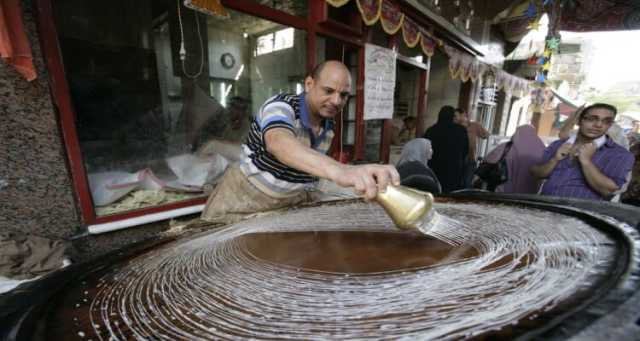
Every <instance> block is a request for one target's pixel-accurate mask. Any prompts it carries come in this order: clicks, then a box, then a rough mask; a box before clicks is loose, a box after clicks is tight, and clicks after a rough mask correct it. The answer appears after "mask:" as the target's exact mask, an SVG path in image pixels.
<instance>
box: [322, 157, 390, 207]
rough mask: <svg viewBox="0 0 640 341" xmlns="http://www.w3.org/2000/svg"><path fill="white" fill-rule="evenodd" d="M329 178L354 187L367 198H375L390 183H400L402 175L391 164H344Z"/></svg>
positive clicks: (341, 184) (345, 185)
mask: <svg viewBox="0 0 640 341" xmlns="http://www.w3.org/2000/svg"><path fill="white" fill-rule="evenodd" d="M329 178H330V180H332V181H334V182H335V183H337V184H338V185H340V186H343V187H353V188H354V189H355V192H356V193H357V194H359V195H364V197H365V199H367V200H372V199H374V198H375V197H376V195H377V194H378V192H379V191H384V190H385V189H386V188H387V185H388V184H390V183H391V184H394V185H396V186H397V185H400V175H399V174H398V171H397V170H396V168H395V167H393V166H391V165H377V164H368V165H360V166H350V165H343V166H342V167H340V168H339V169H338V170H337V171H336V172H334V173H333V174H330V177H329Z"/></svg>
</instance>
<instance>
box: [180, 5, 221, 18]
mask: <svg viewBox="0 0 640 341" xmlns="http://www.w3.org/2000/svg"><path fill="white" fill-rule="evenodd" d="M184 5H185V6H186V7H188V8H191V9H192V10H194V11H198V12H202V13H204V14H207V15H211V16H214V17H218V18H222V19H229V12H227V10H226V9H225V8H224V7H223V6H222V4H221V3H220V0H186V1H185V2H184Z"/></svg>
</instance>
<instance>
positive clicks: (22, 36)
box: [0, 0, 38, 81]
mask: <svg viewBox="0 0 640 341" xmlns="http://www.w3.org/2000/svg"><path fill="white" fill-rule="evenodd" d="M0 57H2V59H3V60H4V61H5V62H6V63H7V64H9V65H12V66H13V67H14V68H15V69H16V70H17V71H18V72H19V73H20V74H21V75H22V77H24V78H25V79H26V80H28V81H32V80H34V79H36V77H37V76H38V74H37V73H36V68H35V66H34V65H33V55H32V54H31V45H29V38H27V34H26V33H25V31H24V25H23V22H22V8H21V7H20V0H2V2H0Z"/></svg>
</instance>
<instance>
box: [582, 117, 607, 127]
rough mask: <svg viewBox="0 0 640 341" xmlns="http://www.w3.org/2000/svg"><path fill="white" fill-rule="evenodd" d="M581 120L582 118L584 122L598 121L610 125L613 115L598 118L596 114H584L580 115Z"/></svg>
mask: <svg viewBox="0 0 640 341" xmlns="http://www.w3.org/2000/svg"><path fill="white" fill-rule="evenodd" d="M582 120H584V121H585V122H589V123H596V122H600V123H602V124H604V125H612V124H613V117H605V118H600V117H598V116H595V115H586V116H583V117H582Z"/></svg>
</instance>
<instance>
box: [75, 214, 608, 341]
mask: <svg viewBox="0 0 640 341" xmlns="http://www.w3.org/2000/svg"><path fill="white" fill-rule="evenodd" d="M436 209H437V210H438V213H439V214H440V215H442V216H443V217H445V218H446V217H448V218H450V219H455V220H456V221H457V222H458V223H457V224H452V225H450V226H454V225H455V226H456V230H455V231H451V230H448V228H447V226H444V227H442V228H439V229H436V230H437V231H436V233H437V234H439V237H441V238H443V239H445V240H448V241H450V242H454V243H456V244H458V245H465V246H466V247H468V246H471V247H473V248H475V249H476V250H477V253H478V255H477V256H476V257H470V258H464V259H455V260H453V259H452V260H451V261H450V262H446V263H445V264H439V265H437V266H427V267H421V268H413V269H406V268H405V269H399V270H397V271H385V272H377V273H368V274H353V273H339V272H325V271H314V270H312V269H301V268H297V267H294V266H287V265H282V264H278V263H275V262H270V261H267V260H264V259H260V258H257V257H255V256H254V255H252V254H251V252H249V250H248V248H247V245H246V244H245V243H243V242H242V241H241V239H242V238H240V237H241V236H243V235H247V234H250V233H268V232H284V231H286V232H291V231H310V230H314V231H354V230H361V229H363V226H366V230H367V231H395V227H394V226H393V223H392V222H391V220H390V219H389V218H388V216H387V215H386V214H385V213H384V211H383V210H382V209H381V208H380V207H379V206H377V205H375V204H367V203H350V204H345V205H336V206H328V207H327V206H323V207H311V208H306V209H301V210H296V211H290V212H287V213H285V214H282V215H279V216H270V217H264V218H261V219H255V220H248V221H244V222H241V223H238V224H236V225H232V226H230V227H229V228H226V229H223V230H219V231H216V232H213V233H210V234H207V235H203V236H200V237H198V238H195V239H191V240H188V241H184V242H181V243H179V244H177V245H176V244H173V245H170V246H165V247H162V248H160V249H158V250H155V251H153V252H152V253H148V254H146V255H143V256H141V257H138V258H135V259H133V260H131V261H130V262H129V263H128V264H127V265H125V266H124V267H120V268H118V269H116V270H113V271H112V272H109V273H107V274H106V275H104V276H103V277H102V278H101V279H100V282H99V284H98V285H97V286H98V287H99V288H98V289H99V290H98V292H97V294H96V295H95V297H93V298H92V302H91V305H90V319H91V325H92V329H91V330H80V331H79V332H82V333H84V334H86V335H87V336H86V337H87V338H94V339H99V340H125V339H139V340H143V339H144V340H148V339H154V340H155V339H160V340H210V339H279V340H283V339H306V340H308V339H331V340H335V339H394V340H396V339H408V340H414V339H431V338H443V339H460V338H465V337H472V336H474V335H479V334H482V333H485V332H487V331H492V330H499V329H501V328H503V327H505V326H509V325H511V324H513V323H516V322H517V321H518V320H520V319H522V318H525V317H526V318H529V319H534V318H535V314H537V313H540V312H544V311H547V310H550V309H552V308H553V307H554V306H556V305H557V304H559V303H560V302H562V301H563V300H565V299H567V298H568V297H570V296H571V295H572V294H573V293H575V292H576V291H580V290H581V289H585V288H586V287H588V285H589V283H591V282H592V280H591V278H592V276H593V275H594V274H597V273H598V271H602V269H603V268H607V266H608V265H609V264H610V262H611V258H613V256H612V255H613V252H614V250H613V244H612V242H611V241H610V240H609V239H608V238H607V237H606V236H605V235H604V234H603V233H601V232H599V231H598V230H596V229H594V228H592V227H590V226H589V225H587V224H585V223H584V222H582V221H580V220H578V219H576V218H572V217H568V216H564V215H561V214H557V213H553V212H547V211H540V210H535V209H525V208H519V207H512V206H496V205H481V204H436ZM445 225H446V224H445ZM90 336H91V337H90Z"/></svg>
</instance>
